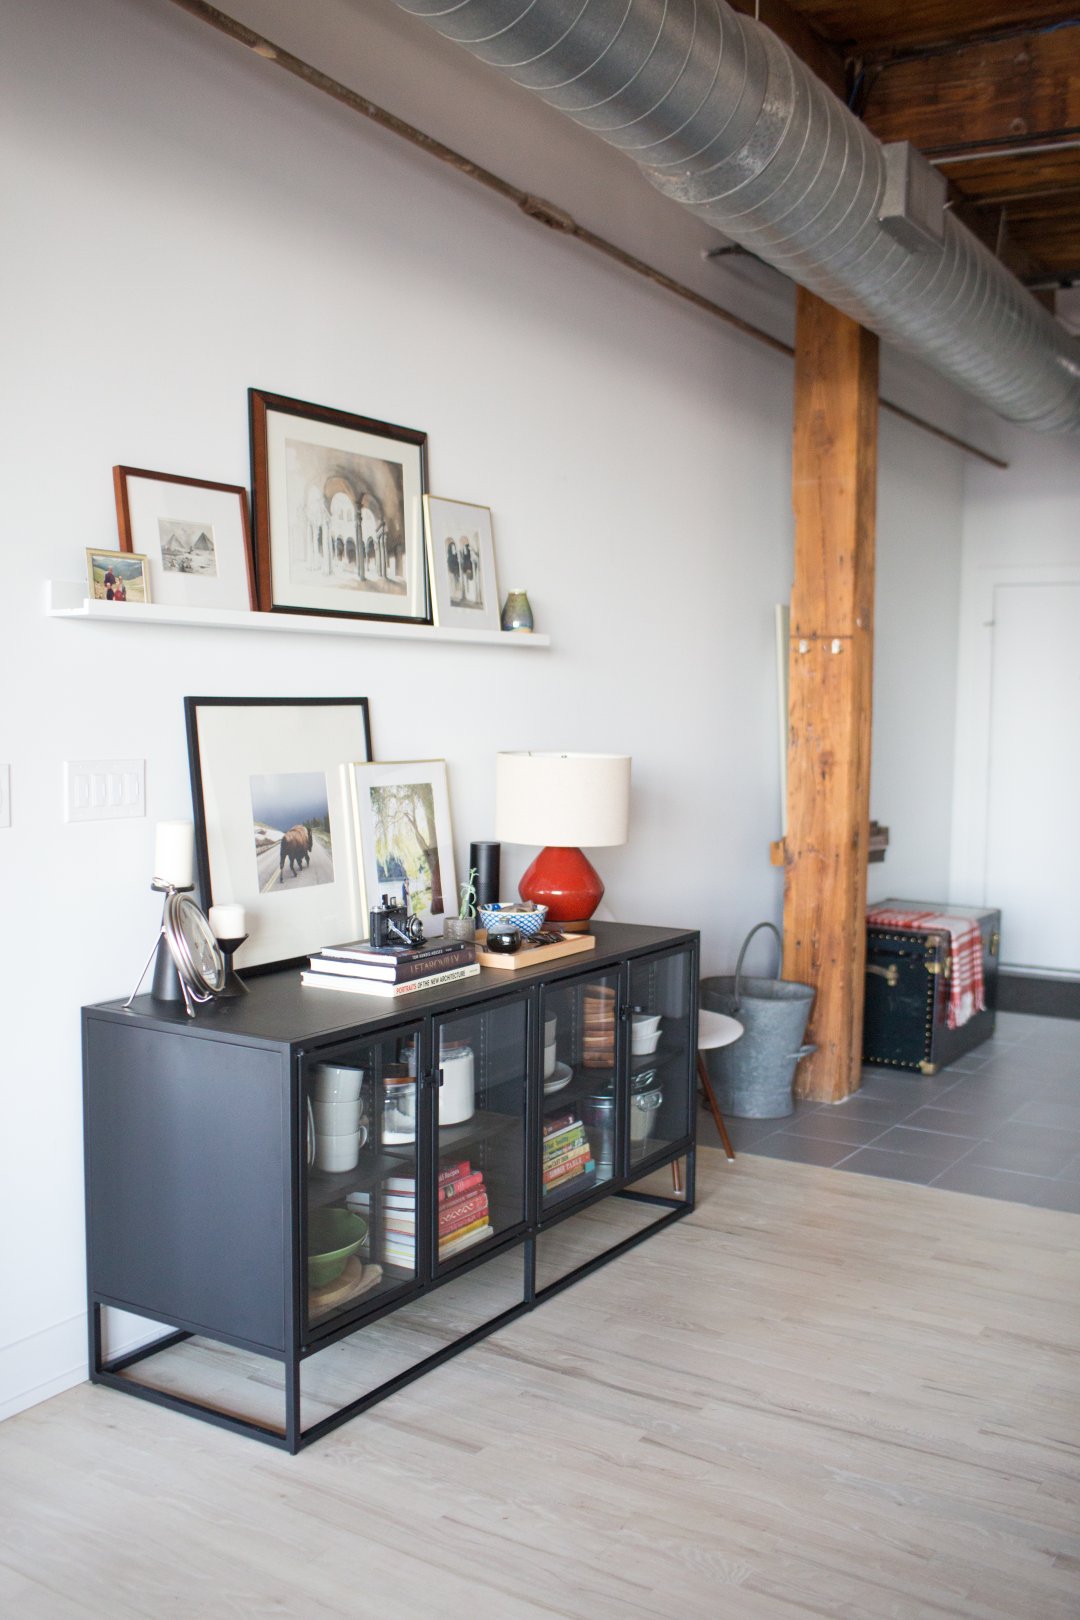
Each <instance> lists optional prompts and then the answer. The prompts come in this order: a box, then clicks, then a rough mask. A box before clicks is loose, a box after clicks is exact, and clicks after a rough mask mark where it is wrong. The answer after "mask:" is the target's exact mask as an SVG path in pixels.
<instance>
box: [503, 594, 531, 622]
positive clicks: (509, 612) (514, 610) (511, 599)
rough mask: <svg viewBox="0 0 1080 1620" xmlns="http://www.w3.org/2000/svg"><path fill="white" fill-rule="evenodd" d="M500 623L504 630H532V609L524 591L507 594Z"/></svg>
mask: <svg viewBox="0 0 1080 1620" xmlns="http://www.w3.org/2000/svg"><path fill="white" fill-rule="evenodd" d="M501 622H502V627H503V629H504V630H531V629H532V627H533V615H532V608H531V607H530V606H529V597H528V593H527V592H526V591H509V592H507V597H506V601H505V602H504V603H503V610H502V621H501Z"/></svg>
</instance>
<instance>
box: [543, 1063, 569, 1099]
mask: <svg viewBox="0 0 1080 1620" xmlns="http://www.w3.org/2000/svg"><path fill="white" fill-rule="evenodd" d="M573 1078H574V1071H573V1069H572V1068H571V1067H570V1065H569V1063H556V1065H555V1072H554V1074H553V1075H552V1076H551V1079H550V1080H545V1081H544V1093H545V1095H547V1096H550V1095H551V1093H552V1092H553V1091H561V1090H562V1088H563V1086H568V1085H569V1084H570V1082H571V1080H572V1079H573Z"/></svg>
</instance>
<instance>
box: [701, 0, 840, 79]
mask: <svg viewBox="0 0 1080 1620" xmlns="http://www.w3.org/2000/svg"><path fill="white" fill-rule="evenodd" d="M729 4H730V5H731V8H732V10H733V11H741V12H742V13H743V15H744V16H747V17H753V16H754V15H755V14H756V15H757V18H758V20H759V22H763V23H764V24H765V26H766V28H771V29H772V31H773V33H774V34H775V35H776V37H777V39H782V40H783V42H784V44H785V45H789V46H790V47H791V49H792V50H793V51H794V52H795V55H796V56H801V57H802V59H803V61H804V62H805V63H806V65H807V67H808V68H809V69H810V71H811V73H816V74H817V76H818V78H819V79H821V80H822V81H823V82H824V83H825V84H827V85H828V87H829V89H830V90H832V91H833V92H834V94H836V95H838V96H839V97H840V100H841V101H846V100H847V70H846V68H845V66H844V58H843V55H842V53H841V52H840V51H838V50H836V48H835V47H834V46H832V45H829V44H827V43H826V41H825V40H824V39H822V37H821V35H820V34H819V33H817V32H816V31H815V29H813V28H812V27H811V26H810V24H809V23H808V22H807V21H806V19H805V17H802V16H800V14H799V13H798V12H797V11H794V10H793V9H792V8H791V6H789V5H788V4H787V0H759V3H757V4H756V5H755V0H729Z"/></svg>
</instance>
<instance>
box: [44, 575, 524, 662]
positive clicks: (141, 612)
mask: <svg viewBox="0 0 1080 1620" xmlns="http://www.w3.org/2000/svg"><path fill="white" fill-rule="evenodd" d="M45 611H46V612H47V613H48V614H49V616H50V617H51V618H53V619H92V620H94V622H95V623H101V624H105V623H108V624H114V625H115V624H157V625H164V624H184V625H188V626H190V627H192V628H193V629H196V630H271V631H273V632H275V633H276V634H277V633H281V632H285V633H286V634H289V635H294V636H353V637H356V636H369V637H370V636H374V637H376V638H378V639H382V640H386V639H390V640H393V641H444V642H445V641H449V642H456V643H457V644H458V645H459V646H480V647H516V648H518V649H520V650H525V649H527V648H530V647H531V648H532V649H534V650H538V649H540V648H542V647H550V646H551V637H550V636H538V635H522V634H521V633H520V632H518V631H509V630H443V629H440V628H439V627H438V626H437V625H431V624H400V623H398V622H397V621H395V620H394V619H335V618H328V617H325V616H323V615H320V614H310V613H245V612H243V611H241V610H239V609H236V608H187V607H161V606H159V605H157V604H156V603H153V602H95V601H92V600H91V599H90V598H89V597H88V596H87V595H86V586H85V585H81V584H78V583H76V582H74V581H71V580H57V579H53V580H50V581H49V582H48V584H47V587H46V599H45Z"/></svg>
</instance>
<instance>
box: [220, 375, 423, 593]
mask: <svg viewBox="0 0 1080 1620" xmlns="http://www.w3.org/2000/svg"><path fill="white" fill-rule="evenodd" d="M248 403H249V407H250V416H251V468H252V475H251V476H252V492H253V497H254V502H255V545H256V556H257V559H258V589H259V606H260V607H261V608H262V609H263V610H264V611H265V612H270V611H273V610H278V611H283V612H288V613H327V614H337V615H339V616H343V617H346V618H359V619H395V620H401V621H404V622H406V623H412V624H430V623H431V611H430V608H429V606H428V588H427V566H426V559H425V551H424V512H423V496H424V490H425V488H426V479H427V472H426V462H425V452H426V447H427V434H426V433H422V432H420V431H419V430H418V429H415V428H403V427H395V426H393V425H392V424H391V423H389V422H376V421H374V420H373V419H371V418H370V417H366V416H355V415H353V414H352V413H351V412H349V411H339V410H333V409H331V408H330V407H328V406H324V405H311V404H307V403H305V402H304V401H303V400H298V399H286V398H285V397H283V396H282V395H280V394H267V393H264V392H262V391H261V390H259V389H255V388H251V389H249V390H248Z"/></svg>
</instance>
